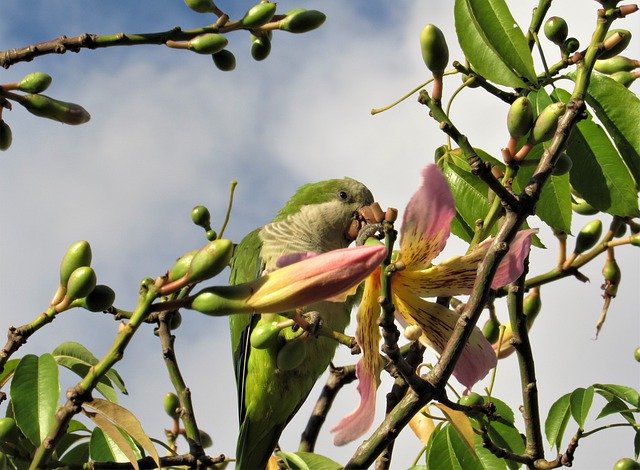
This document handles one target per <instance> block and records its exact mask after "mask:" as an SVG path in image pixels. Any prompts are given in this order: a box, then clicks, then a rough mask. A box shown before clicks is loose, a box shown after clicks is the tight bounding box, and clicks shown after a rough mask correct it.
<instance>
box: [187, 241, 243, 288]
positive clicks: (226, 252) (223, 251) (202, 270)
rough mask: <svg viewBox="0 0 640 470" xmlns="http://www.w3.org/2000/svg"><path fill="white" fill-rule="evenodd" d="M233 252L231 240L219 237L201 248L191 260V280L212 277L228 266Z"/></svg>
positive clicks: (198, 280) (202, 279)
mask: <svg viewBox="0 0 640 470" xmlns="http://www.w3.org/2000/svg"><path fill="white" fill-rule="evenodd" d="M232 254H233V243H231V241H230V240H226V239H218V240H213V241H212V242H210V243H208V244H207V245H205V246H204V247H203V248H201V249H200V250H199V251H198V252H197V253H196V254H195V255H194V256H193V259H192V260H191V265H190V266H189V282H200V281H204V280H205V279H209V278H212V277H213V276H215V275H217V274H219V273H220V271H222V270H223V269H224V268H226V267H227V265H228V264H229V261H230V260H231V255H232Z"/></svg>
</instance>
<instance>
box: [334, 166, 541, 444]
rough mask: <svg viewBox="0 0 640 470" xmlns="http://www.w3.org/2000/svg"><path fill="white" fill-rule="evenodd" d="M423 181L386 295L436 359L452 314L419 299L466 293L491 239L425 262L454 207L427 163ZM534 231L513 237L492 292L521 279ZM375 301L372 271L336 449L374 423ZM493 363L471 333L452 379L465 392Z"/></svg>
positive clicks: (445, 234)
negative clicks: (354, 381) (355, 401)
mask: <svg viewBox="0 0 640 470" xmlns="http://www.w3.org/2000/svg"><path fill="white" fill-rule="evenodd" d="M422 176H423V182H422V186H420V188H419V189H418V191H417V192H416V193H415V194H414V195H413V197H412V198H411V200H410V201H409V204H408V205H407V207H406V210H405V213H404V219H403V221H402V227H401V230H400V250H399V254H398V261H400V262H402V263H403V264H404V269H402V270H399V271H397V272H395V273H394V274H393V277H392V279H391V291H392V300H393V303H394V305H395V308H396V318H397V320H398V321H399V322H400V323H401V324H403V325H407V324H410V325H418V326H420V327H421V329H422V336H421V337H420V341H421V342H422V343H423V344H424V345H426V346H429V347H431V348H432V349H434V350H435V351H436V352H437V353H438V354H441V353H442V351H443V350H444V348H445V346H446V344H447V341H448V340H449V338H450V336H451V333H452V331H453V329H454V327H455V325H456V322H457V320H458V314H457V313H455V312H453V311H451V310H449V309H448V308H446V307H443V306H441V305H439V304H436V303H434V302H429V301H426V300H424V299H423V298H424V297H439V296H454V295H464V294H469V293H470V292H471V289H472V288H473V284H474V282H475V279H476V274H477V269H478V264H479V263H480V261H482V259H483V258H484V256H485V254H486V252H487V250H488V249H489V246H490V245H491V239H488V240H485V241H484V242H482V243H481V244H479V245H478V246H477V247H476V248H475V249H474V250H473V251H471V252H470V253H468V254H466V255H463V256H456V257H453V258H449V259H448V260H446V261H443V262H442V263H440V264H437V265H433V264H431V263H432V261H433V260H434V258H435V257H436V256H438V255H439V254H440V252H441V251H442V250H443V248H444V246H445V245H446V242H447V238H449V234H450V226H451V221H452V220H453V217H454V216H455V205H454V201H453V196H452V195H451V191H450V190H449V187H448V185H447V181H446V179H445V178H444V176H443V175H442V173H441V172H440V170H439V169H438V168H437V167H436V166H435V165H428V166H427V167H426V168H425V169H424V170H423V172H422ZM534 232H535V230H523V231H520V232H518V234H517V236H516V238H515V240H514V241H513V242H512V243H511V247H510V249H509V252H508V254H507V255H506V256H505V258H504V259H503V260H502V262H501V263H500V265H499V267H498V271H497V273H496V275H495V277H494V279H493V282H492V284H491V287H493V288H499V287H502V286H504V285H506V284H508V283H510V282H512V281H514V280H515V279H517V278H518V277H519V276H520V274H522V271H523V268H524V266H523V263H524V259H525V258H526V256H527V255H528V253H529V248H530V246H531V235H532V234H533V233H534ZM379 295H380V270H379V269H378V270H375V271H374V272H373V273H372V274H371V275H370V276H369V278H368V279H367V281H366V283H365V290H364V294H363V300H362V302H361V304H360V307H359V310H358V327H357V331H356V339H357V341H358V344H359V345H360V347H361V349H362V358H361V359H360V361H359V363H358V366H357V374H358V380H359V384H358V392H359V394H360V404H359V406H358V408H357V409H356V410H354V411H353V412H352V413H350V414H349V415H347V416H346V417H344V418H343V419H342V420H341V421H340V422H339V423H338V424H337V425H336V426H335V427H334V428H333V429H332V430H331V431H332V432H333V433H334V443H335V444H336V445H343V444H346V443H348V442H351V441H352V440H354V439H357V438H358V437H360V436H361V435H363V434H364V433H365V432H366V431H367V430H368V428H369V427H370V426H371V423H372V422H373V417H374V414H375V395H376V391H377V388H378V385H379V380H380V379H379V374H380V370H381V369H382V364H381V358H380V353H379V343H380V330H379V328H378V324H377V321H378V317H379V315H380V306H379V305H378V304H377V302H376V299H377V298H378V296H379ZM495 365H496V353H495V351H494V350H493V348H492V346H491V344H490V343H489V342H488V341H487V340H486V339H485V337H484V336H483V335H482V332H481V331H480V329H478V328H477V327H476V328H474V330H473V332H472V334H471V337H470V339H469V342H468V343H467V345H466V346H465V348H464V350H463V352H462V355H461V357H460V360H459V361H458V363H457V364H456V368H455V370H454V372H453V375H454V376H455V377H456V379H457V380H458V381H459V382H460V383H461V384H463V385H464V386H466V387H467V388H471V387H472V386H473V385H474V384H475V383H476V382H478V381H479V380H481V379H482V378H484V377H485V376H486V375H487V373H488V372H489V371H490V370H491V369H492V368H494V367H495Z"/></svg>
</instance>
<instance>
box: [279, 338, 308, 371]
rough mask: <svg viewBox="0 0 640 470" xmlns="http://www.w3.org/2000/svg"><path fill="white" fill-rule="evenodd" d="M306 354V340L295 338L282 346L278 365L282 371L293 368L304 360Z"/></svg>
mask: <svg viewBox="0 0 640 470" xmlns="http://www.w3.org/2000/svg"><path fill="white" fill-rule="evenodd" d="M306 355H307V352H306V350H305V345H304V342H303V341H301V340H296V339H294V340H292V341H289V342H288V343H286V344H285V345H284V346H282V348H280V351H278V356H277V357H276V365H277V366H278V369H280V370H281V371H288V370H293V369H295V368H296V367H298V366H299V365H300V364H302V363H303V362H304V360H305V359H306Z"/></svg>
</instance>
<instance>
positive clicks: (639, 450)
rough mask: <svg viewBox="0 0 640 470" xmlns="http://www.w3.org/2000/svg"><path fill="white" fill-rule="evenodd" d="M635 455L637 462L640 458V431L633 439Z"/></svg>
mask: <svg viewBox="0 0 640 470" xmlns="http://www.w3.org/2000/svg"><path fill="white" fill-rule="evenodd" d="M633 454H634V457H635V459H636V460H638V457H640V430H638V431H636V436H635V437H634V438H633Z"/></svg>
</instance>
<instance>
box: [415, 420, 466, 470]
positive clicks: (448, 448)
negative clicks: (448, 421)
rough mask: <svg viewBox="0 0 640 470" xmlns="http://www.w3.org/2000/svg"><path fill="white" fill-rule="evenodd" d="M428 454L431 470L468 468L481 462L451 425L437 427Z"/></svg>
mask: <svg viewBox="0 0 640 470" xmlns="http://www.w3.org/2000/svg"><path fill="white" fill-rule="evenodd" d="M426 454H427V469H429V470H449V469H451V470H467V469H474V468H476V467H477V466H478V464H479V461H478V459H477V458H476V456H475V454H474V453H473V452H472V451H471V450H469V447H468V446H467V444H466V443H465V441H464V438H463V437H461V436H460V434H458V431H456V429H455V428H454V427H453V426H451V425H445V426H442V427H440V426H438V427H437V428H436V430H435V431H434V433H433V435H432V436H431V439H430V441H429V446H428V449H427V452H426Z"/></svg>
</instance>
